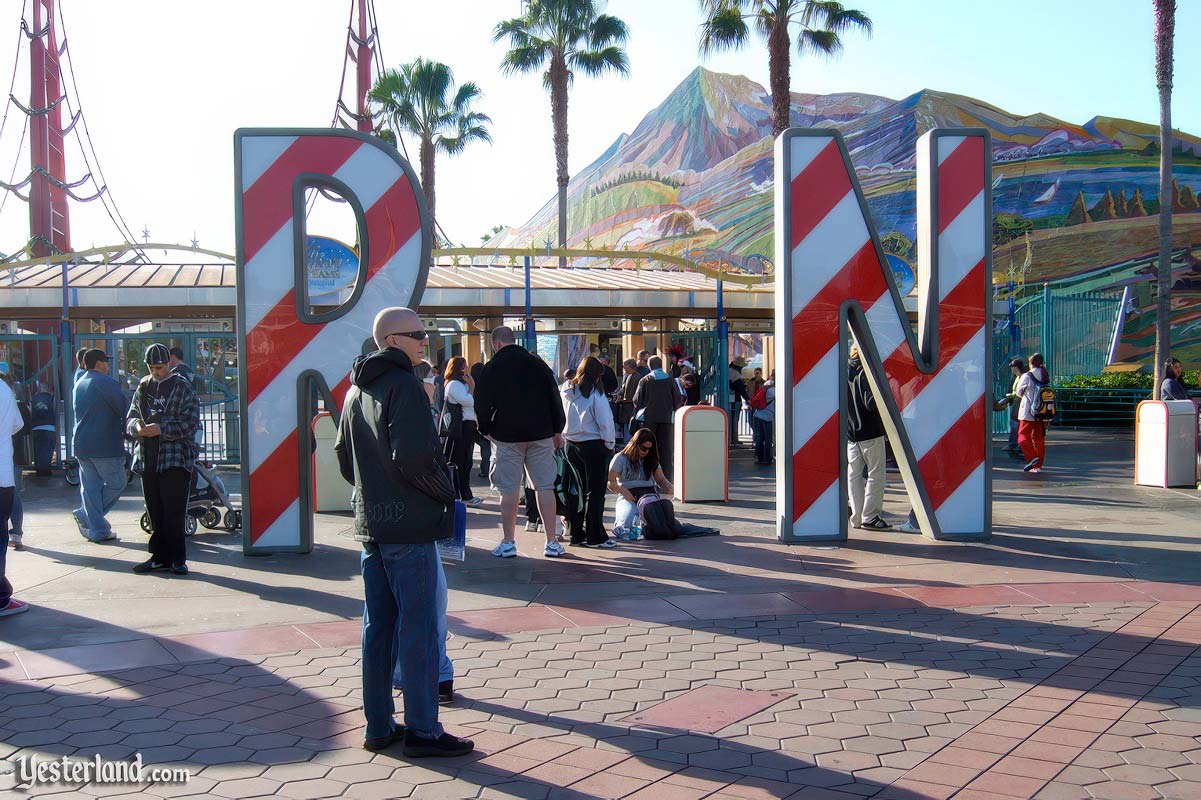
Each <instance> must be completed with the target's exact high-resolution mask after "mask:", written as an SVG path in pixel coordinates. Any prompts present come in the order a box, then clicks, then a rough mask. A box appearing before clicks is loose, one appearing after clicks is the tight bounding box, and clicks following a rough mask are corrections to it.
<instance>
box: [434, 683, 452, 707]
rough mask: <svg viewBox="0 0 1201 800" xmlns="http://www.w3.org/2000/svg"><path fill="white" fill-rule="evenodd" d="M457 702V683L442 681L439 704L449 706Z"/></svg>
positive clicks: (439, 687) (439, 688) (439, 689)
mask: <svg viewBox="0 0 1201 800" xmlns="http://www.w3.org/2000/svg"><path fill="white" fill-rule="evenodd" d="M454 701H455V682H454V681H442V682H441V683H439V684H438V702H439V703H440V704H441V705H444V706H448V705H450V704H451V703H453V702H454Z"/></svg>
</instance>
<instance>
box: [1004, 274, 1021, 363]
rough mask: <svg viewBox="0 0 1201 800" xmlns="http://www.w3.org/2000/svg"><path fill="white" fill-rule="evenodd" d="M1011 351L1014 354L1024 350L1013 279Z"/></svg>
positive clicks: (1010, 290)
mask: <svg viewBox="0 0 1201 800" xmlns="http://www.w3.org/2000/svg"><path fill="white" fill-rule="evenodd" d="M1008 288H1009V352H1008V353H1007V355H1009V356H1013V355H1016V354H1017V353H1019V352H1021V350H1022V334H1021V332H1020V330H1019V329H1018V313H1017V301H1016V300H1015V299H1014V291H1015V290H1014V285H1013V281H1010V282H1009V287H1008Z"/></svg>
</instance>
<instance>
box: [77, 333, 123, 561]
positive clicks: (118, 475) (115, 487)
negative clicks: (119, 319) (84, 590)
mask: <svg viewBox="0 0 1201 800" xmlns="http://www.w3.org/2000/svg"><path fill="white" fill-rule="evenodd" d="M83 362H84V370H85V371H84V373H83V375H81V376H80V378H79V380H77V381H75V390H74V398H75V428H74V430H73V431H72V438H73V441H74V448H75V458H76V460H77V461H78V462H79V498H80V504H79V508H77V509H75V510H74V511H72V512H71V515H72V516H73V517H74V518H75V524H76V525H78V526H79V532H80V533H81V534H83V537H84V538H85V539H89V540H91V541H93V542H106V541H108V540H110V539H116V538H117V537H116V536H115V535H113V529H112V526H111V525H109V522H108V520H107V519H105V517H106V516H107V515H108V512H109V511H111V510H112V507H113V506H114V505H116V504H117V499H118V498H119V497H120V496H121V492H123V491H125V448H124V446H123V445H122V443H121V430H122V427H123V424H122V423H123V421H124V419H125V409H126V406H125V393H124V392H122V391H121V386H120V385H119V384H118V383H117V381H116V380H115V379H113V378H112V377H110V376H109V374H108V353H105V352H104V351H103V350H96V349H92V350H88V351H87V352H86V353H84V356H83Z"/></svg>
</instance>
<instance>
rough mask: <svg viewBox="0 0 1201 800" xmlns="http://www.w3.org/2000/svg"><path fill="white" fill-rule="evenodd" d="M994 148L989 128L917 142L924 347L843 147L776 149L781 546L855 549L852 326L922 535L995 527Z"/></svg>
mask: <svg viewBox="0 0 1201 800" xmlns="http://www.w3.org/2000/svg"><path fill="white" fill-rule="evenodd" d="M990 154H991V144H990V141H989V136H988V133H987V131H984V130H977V129H972V130H933V131H930V132H929V133H927V134H925V135H924V136H922V137H921V139H919V140H918V154H917V223H918V224H917V228H918V230H917V238H918V250H919V258H918V262H919V263H918V293H919V297H918V334H917V335H916V336H915V335H914V332H913V329H912V327H911V326H910V325H909V322H908V318H907V316H906V315H905V310H904V307H903V305H902V302H901V298H900V296H899V295H898V293H897V288H896V285H895V283H894V281H893V278H892V273H891V271H890V270H889V269H888V267H887V262H886V261H885V259H884V256H883V253H882V251H881V249H880V244H879V241H878V238H877V236H876V231H875V228H874V226H873V225H872V224H871V222H870V220H869V216H868V210H867V204H866V202H865V201H864V199H863V192H862V191H861V189H860V187H859V183H858V181H857V180H856V179H855V177H854V170H853V168H852V166H851V161H850V158H849V156H848V155H847V149H846V145H845V144H844V142H843V139H842V136H841V134H839V133H838V132H837V131H833V130H817V129H814V130H801V129H791V130H787V131H785V132H784V133H783V134H782V135H781V136H780V137H779V139H777V141H776V253H777V254H778V258H780V259H781V265H780V266H779V267H778V268H777V270H776V276H777V277H776V279H777V281H778V282H779V283H778V285H777V292H776V332H777V337H776V355H777V374H778V379H777V382H776V383H777V386H779V387H780V388H779V391H778V394H777V404H778V405H779V407H780V408H781V409H782V411H783V413H782V414H779V415H778V416H777V418H778V419H780V420H782V424H781V425H779V426H778V430H777V434H776V441H777V452H779V453H780V459H779V467H777V470H778V474H777V494H778V508H779V535H780V539H781V540H782V541H785V542H801V541H813V540H840V539H845V538H846V537H847V525H848V519H847V477H846V472H847V471H846V462H847V457H846V424H845V422H844V419H845V418H844V413H845V411H846V408H845V406H846V402H847V366H846V365H847V356H848V353H847V349H848V348H847V344H848V335H847V334H848V328H849V332H850V334H851V335H852V336H853V337H854V340H855V341H856V342H857V343H858V345H859V349H860V351H861V353H862V360H863V364H864V368H865V370H866V372H867V376H868V381H869V383H870V384H871V386H872V390H873V392H874V393H875V395H876V398H877V401H878V404H879V406H880V408H881V412H882V416H883V418H884V427H885V429H886V431H887V433H888V436H889V440H890V441H891V443H892V449H893V452H894V454H895V455H896V458H897V463H898V464H899V466H900V468H901V474H902V476H903V478H904V480H905V484H906V487H907V488H908V490H909V497H910V501H911V502H912V504H913V510H914V512H915V513H916V516H917V519H918V523H919V524H920V526H921V529H922V532H923V533H924V534H925V535H926V536H928V537H931V538H935V539H980V538H986V537H987V536H988V535H989V529H990V527H991V497H992V483H991V480H990V477H989V449H990V430H989V424H988V413H987V407H986V404H985V393H986V391H987V390H988V384H989V381H990V376H991V374H992V365H991V363H990V362H991V348H990V347H989V331H990V328H989V325H988V321H989V319H988V315H987V313H986V309H987V308H988V302H989V297H990V286H989V282H990V279H991V269H990V267H991V253H992V244H991V239H992V236H991V232H992V226H991V218H992V211H991V197H990V191H989V186H990V177H989V176H990Z"/></svg>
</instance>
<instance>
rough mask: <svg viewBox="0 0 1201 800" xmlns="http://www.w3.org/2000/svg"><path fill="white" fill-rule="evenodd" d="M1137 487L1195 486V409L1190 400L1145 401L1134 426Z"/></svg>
mask: <svg viewBox="0 0 1201 800" xmlns="http://www.w3.org/2000/svg"><path fill="white" fill-rule="evenodd" d="M1134 482H1135V484H1137V485H1138V486H1160V487H1163V488H1168V487H1173V486H1186V487H1188V488H1190V489H1192V488H1196V486H1197V405H1196V404H1195V403H1194V402H1193V401H1192V400H1144V401H1143V402H1141V403H1139V404H1138V410H1137V411H1136V412H1135V423H1134Z"/></svg>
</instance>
